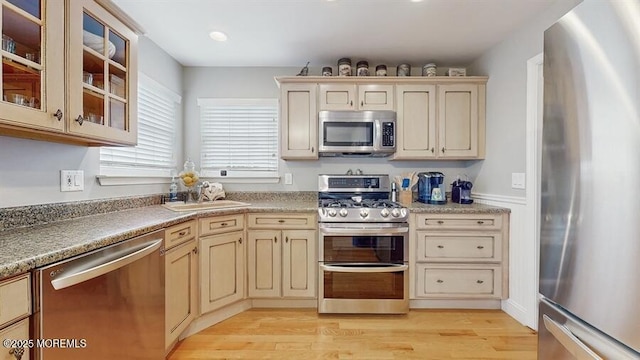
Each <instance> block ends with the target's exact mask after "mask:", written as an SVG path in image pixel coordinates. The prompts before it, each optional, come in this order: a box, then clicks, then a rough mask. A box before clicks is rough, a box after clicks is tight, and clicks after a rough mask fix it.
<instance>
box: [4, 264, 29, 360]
mask: <svg viewBox="0 0 640 360" xmlns="http://www.w3.org/2000/svg"><path fill="white" fill-rule="evenodd" d="M29 315H31V276H30V275H29V274H22V275H18V276H15V277H13V278H10V279H6V280H3V281H0V339H2V340H5V339H11V340H29V319H28V317H29ZM3 345H5V346H4V347H3V348H0V360H5V359H7V360H8V359H12V360H15V359H20V358H21V359H23V360H28V359H29V356H30V355H29V348H28V347H19V346H17V345H20V344H18V343H17V342H16V343H15V344H3ZM7 345H8V346H7ZM21 354H22V355H21ZM20 356H22V357H20Z"/></svg>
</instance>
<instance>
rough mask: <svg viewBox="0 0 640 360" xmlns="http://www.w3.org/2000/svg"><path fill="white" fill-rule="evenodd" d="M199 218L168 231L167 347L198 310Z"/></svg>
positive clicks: (173, 341) (166, 259)
mask: <svg viewBox="0 0 640 360" xmlns="http://www.w3.org/2000/svg"><path fill="white" fill-rule="evenodd" d="M195 229H196V221H195V220H191V221H187V222H184V223H182V224H178V225H174V226H172V227H170V228H167V229H166V230H165V251H166V252H165V255H164V261H165V318H166V320H165V347H166V348H167V349H169V348H170V347H171V346H173V344H174V343H175V342H176V341H177V339H178V336H179V335H180V333H182V331H184V329H186V328H187V327H188V326H189V324H191V322H192V321H193V319H195V317H196V315H197V313H198V310H197V309H198V301H197V300H198V260H197V255H198V242H197V234H196V232H195Z"/></svg>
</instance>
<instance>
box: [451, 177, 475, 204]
mask: <svg viewBox="0 0 640 360" xmlns="http://www.w3.org/2000/svg"><path fill="white" fill-rule="evenodd" d="M472 187H473V184H472V183H471V181H466V180H460V178H458V179H456V181H454V182H453V183H452V184H451V202H454V203H458V204H472V203H473V199H472V198H471V188H472Z"/></svg>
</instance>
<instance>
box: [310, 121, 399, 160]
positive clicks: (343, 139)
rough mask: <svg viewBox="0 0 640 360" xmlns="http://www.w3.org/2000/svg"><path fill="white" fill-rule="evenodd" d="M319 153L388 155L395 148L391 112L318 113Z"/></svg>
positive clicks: (327, 154) (394, 127)
mask: <svg viewBox="0 0 640 360" xmlns="http://www.w3.org/2000/svg"><path fill="white" fill-rule="evenodd" d="M318 124H319V125H318V126H319V129H318V130H319V131H318V134H319V139H318V143H319V152H318V153H319V154H320V156H349V155H354V156H357V155H360V156H388V155H391V154H393V153H394V152H395V151H396V113H395V112H394V111H384V110H380V111H329V110H323V111H320V112H319V114H318Z"/></svg>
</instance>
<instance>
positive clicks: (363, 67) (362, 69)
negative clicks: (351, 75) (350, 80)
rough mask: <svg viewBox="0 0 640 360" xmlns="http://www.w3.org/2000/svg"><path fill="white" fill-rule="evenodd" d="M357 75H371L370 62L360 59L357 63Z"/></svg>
mask: <svg viewBox="0 0 640 360" xmlns="http://www.w3.org/2000/svg"><path fill="white" fill-rule="evenodd" d="M356 75H357V76H369V63H368V62H367V61H364V60H363V61H358V64H357V65H356Z"/></svg>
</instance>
